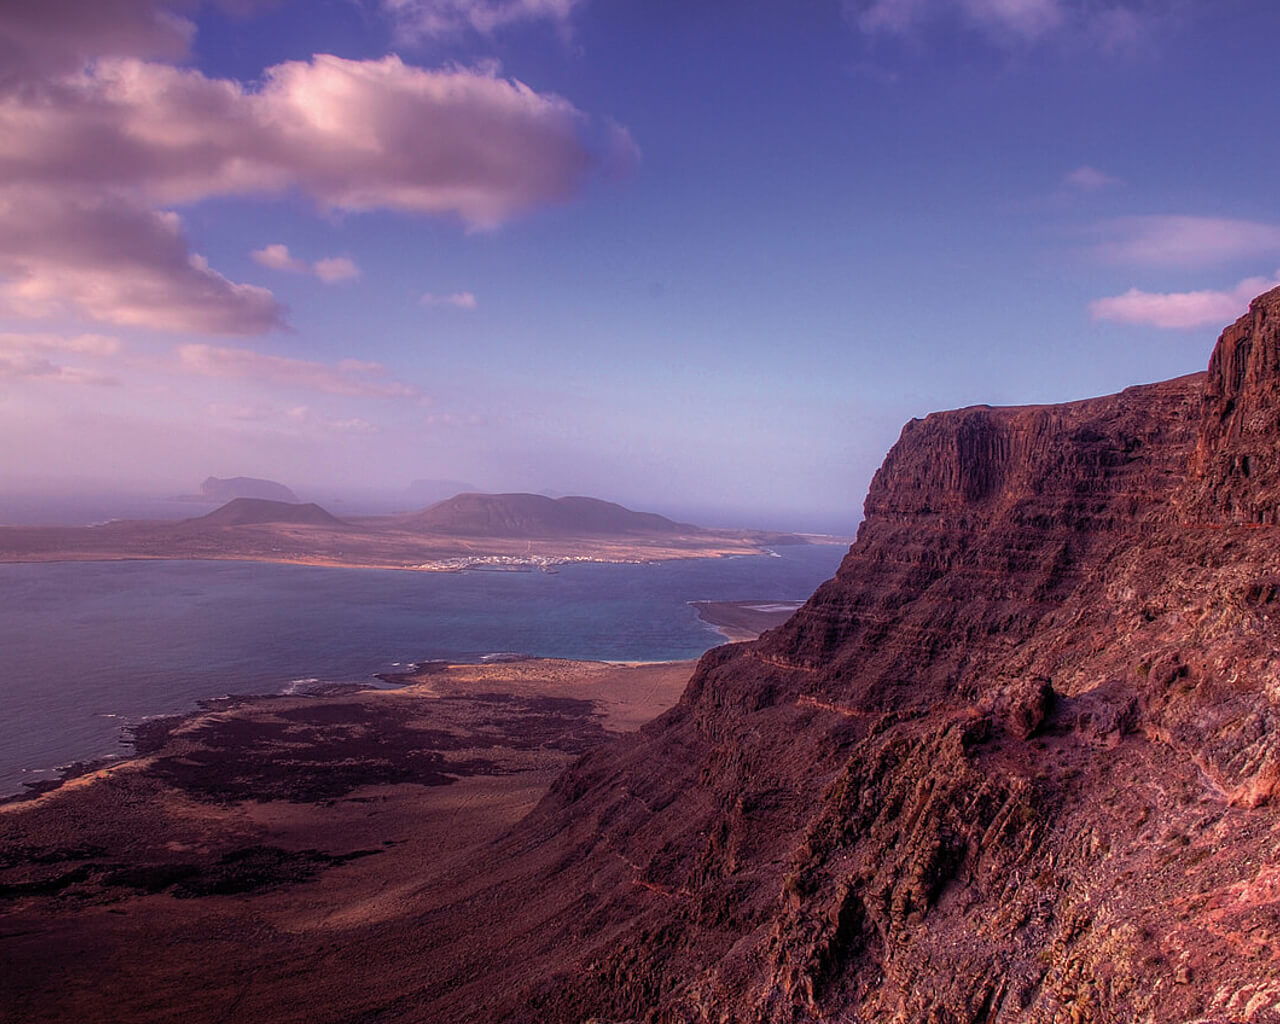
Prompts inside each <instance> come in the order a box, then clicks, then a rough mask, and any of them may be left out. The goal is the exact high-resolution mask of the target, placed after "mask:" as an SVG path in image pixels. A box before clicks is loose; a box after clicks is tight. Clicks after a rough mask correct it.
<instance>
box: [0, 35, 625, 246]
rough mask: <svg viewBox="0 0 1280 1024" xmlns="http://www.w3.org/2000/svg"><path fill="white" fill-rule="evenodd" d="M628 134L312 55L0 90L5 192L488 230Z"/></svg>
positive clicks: (115, 63) (403, 69)
mask: <svg viewBox="0 0 1280 1024" xmlns="http://www.w3.org/2000/svg"><path fill="white" fill-rule="evenodd" d="M593 131H595V134H596V135H597V136H601V139H600V141H599V142H597V143H592V142H591V141H590V140H589V138H588V136H589V135H591V134H592V132H593ZM620 138H621V137H620V136H619V135H618V133H617V132H614V131H610V130H608V129H600V128H599V126H593V125H592V124H591V122H590V119H588V118H587V117H586V115H585V114H583V113H582V112H581V111H579V110H578V109H577V108H576V107H574V106H573V105H572V104H571V103H569V102H568V101H567V100H564V99H561V98H560V97H558V96H555V95H553V94H543V93H538V92H535V91H534V90H532V89H530V88H529V87H528V86H526V85H524V84H523V83H521V82H518V81H514V80H509V79H505V78H500V77H498V76H497V74H496V73H495V72H494V71H492V70H478V69H464V68H445V69H441V70H435V71H432V70H426V69H423V68H416V67H411V66H409V65H407V64H405V63H404V62H403V61H401V60H400V58H399V57H396V56H388V57H383V58H382V59H380V60H346V59H343V58H341V57H333V56H327V55H317V56H314V57H312V58H311V59H310V60H308V61H290V62H288V63H284V64H277V65H275V66H274V67H271V68H268V69H267V70H266V72H265V73H264V76H263V84H262V86H261V88H259V89H255V90H250V89H246V88H245V87H244V86H242V85H241V84H240V83H238V82H233V81H229V80H226V79H214V78H208V77H206V76H204V75H202V74H201V73H200V72H198V71H193V70H183V69H178V68H174V67H168V66H166V65H161V64H148V63H145V62H141V61H137V60H129V59H124V60H110V61H104V62H100V63H98V64H97V65H95V66H94V68H93V69H92V70H91V71H87V72H85V73H83V74H80V75H77V76H75V77H74V78H73V79H68V80H64V81H62V82H60V83H58V84H57V85H56V87H55V86H50V88H49V89H47V90H43V91H42V90H23V91H17V92H13V93H10V94H8V95H6V96H0V184H10V183H26V182H32V181H40V182H45V183H47V184H49V185H55V186H60V187H65V186H73V185H74V186H93V187H104V186H105V187H130V188H136V189H138V190H139V191H140V192H141V193H142V194H143V195H144V196H145V197H147V198H148V199H149V200H151V201H152V202H153V203H157V204H173V203H185V202H193V201H195V200H199V199H204V198H208V197H210V196H219V195H248V194H278V193H282V192H285V191H288V190H291V189H298V190H301V191H303V192H305V193H307V194H308V195H310V196H312V197H313V198H314V199H315V200H316V201H318V202H319V203H321V204H322V205H323V206H326V207H329V208H338V209H343V210H374V209H391V210H400V211H405V212H412V213H424V214H436V215H449V216H455V217H458V218H460V219H461V220H462V221H463V222H464V223H466V224H467V225H468V226H470V227H473V228H493V227H496V226H498V225H500V224H501V223H503V222H504V221H506V220H508V219H509V218H511V217H513V216H515V215H517V214H519V213H521V212H524V211H528V210H531V209H534V208H536V207H539V206H542V205H545V204H548V203H555V202H562V201H566V200H568V199H570V198H572V197H573V196H575V195H577V194H578V193H579V192H580V191H581V190H582V188H583V187H584V186H585V184H586V181H587V180H588V178H589V177H590V175H591V173H592V171H593V170H595V169H598V168H600V167H601V166H604V165H606V164H608V162H609V160H610V159H612V156H613V154H612V147H613V146H616V145H620V144H621V143H620V141H619V140H620ZM632 145H634V143H632Z"/></svg>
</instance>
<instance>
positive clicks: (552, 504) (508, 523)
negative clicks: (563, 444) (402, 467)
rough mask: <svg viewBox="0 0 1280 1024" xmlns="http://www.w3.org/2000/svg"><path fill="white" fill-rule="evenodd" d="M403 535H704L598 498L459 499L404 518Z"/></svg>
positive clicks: (525, 496)
mask: <svg viewBox="0 0 1280 1024" xmlns="http://www.w3.org/2000/svg"><path fill="white" fill-rule="evenodd" d="M400 522H401V525H402V526H403V527H404V528H405V529H410V530H416V531H420V532H423V533H442V534H451V535H456V536H465V537H594V536H628V535H640V534H648V535H662V534H669V535H678V534H689V533H698V532H700V531H699V530H698V528H697V527H694V526H689V525H687V524H685V523H677V522H674V521H672V520H670V519H667V518H666V517H665V516H660V515H656V514H655V513H652V512H633V511H632V510H631V509H629V508H624V507H623V506H622V505H615V504H614V503H613V502H610V501H601V500H599V499H598V498H581V497H567V498H548V497H545V496H543V495H541V494H459V495H456V496H455V497H452V498H448V499H446V500H445V501H441V502H437V503H436V504H434V505H432V506H431V507H430V508H426V509H423V510H422V511H421V512H415V513H413V514H411V515H408V516H404V517H402V518H401V520H400Z"/></svg>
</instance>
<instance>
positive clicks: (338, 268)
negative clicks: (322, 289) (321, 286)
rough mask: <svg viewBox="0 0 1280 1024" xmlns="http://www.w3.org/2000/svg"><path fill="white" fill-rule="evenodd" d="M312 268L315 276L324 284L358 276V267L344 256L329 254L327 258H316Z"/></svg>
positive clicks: (348, 279)
mask: <svg viewBox="0 0 1280 1024" xmlns="http://www.w3.org/2000/svg"><path fill="white" fill-rule="evenodd" d="M312 269H313V270H314V271H315V274H316V277H318V278H320V280H321V281H323V282H324V283H325V284H335V283H337V282H338V281H350V280H352V279H353V278H356V277H359V276H360V268H359V267H357V266H356V265H355V263H354V262H352V261H351V260H349V259H347V257H345V256H331V257H329V258H328V259H323V260H316V262H315V264H314V265H313V267H312Z"/></svg>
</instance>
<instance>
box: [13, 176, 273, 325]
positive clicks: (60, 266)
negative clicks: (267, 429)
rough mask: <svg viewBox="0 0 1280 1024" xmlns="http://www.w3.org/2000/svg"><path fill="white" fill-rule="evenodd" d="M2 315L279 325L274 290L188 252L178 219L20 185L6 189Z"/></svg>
mask: <svg viewBox="0 0 1280 1024" xmlns="http://www.w3.org/2000/svg"><path fill="white" fill-rule="evenodd" d="M0 309H3V310H4V311H6V312H8V313H11V314H16V315H19V316H24V317H40V316H49V315H52V314H55V313H59V312H63V311H66V310H68V309H71V310H74V311H76V312H79V313H82V314H84V315H85V316H88V317H90V318H91V319H93V320H97V321H101V322H104V323H111V324H119V325H123V326H131V327H149V328H156V329H161V330H175V331H196V332H200V333H208V334H256V333H260V332H262V331H266V330H269V329H270V328H272V327H276V326H279V325H281V324H282V322H283V310H282V309H281V307H280V306H279V304H278V303H277V302H276V301H275V299H274V298H273V297H272V295H271V293H270V292H269V291H267V290H266V289H264V288H256V287H254V286H252V285H244V284H235V283H233V282H231V281H228V280H227V279H226V278H225V277H223V276H222V275H221V274H219V273H217V272H216V271H214V270H212V269H210V267H209V266H208V264H207V263H206V262H205V261H204V260H203V259H202V258H201V257H200V256H198V255H196V254H193V253H192V252H191V251H190V246H189V244H188V242H187V239H186V237H185V236H184V235H183V233H182V227H181V223H180V222H179V219H178V217H177V215H176V214H173V213H164V212H158V211H156V210H152V209H149V208H147V207H146V206H143V205H140V204H138V203H137V202H136V201H133V200H130V199H129V198H127V197H126V196H124V195H119V194H110V193H107V194H98V193H92V192H76V191H72V192H65V191H64V192H52V191H44V190H40V189H21V188H9V189H4V190H0Z"/></svg>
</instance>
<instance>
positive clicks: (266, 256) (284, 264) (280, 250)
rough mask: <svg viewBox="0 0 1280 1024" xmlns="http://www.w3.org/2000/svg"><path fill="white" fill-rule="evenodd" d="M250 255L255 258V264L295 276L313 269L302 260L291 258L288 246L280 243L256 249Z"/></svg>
mask: <svg viewBox="0 0 1280 1024" xmlns="http://www.w3.org/2000/svg"><path fill="white" fill-rule="evenodd" d="M249 255H250V256H251V257H252V258H253V262H254V263H259V264H261V265H262V266H264V267H270V268H271V269H272V270H288V271H290V272H291V273H295V274H305V273H306V272H307V271H308V270H310V269H311V268H310V267H308V266H307V264H306V263H305V262H303V261H302V260H297V259H294V258H293V257H292V256H290V255H289V247H288V246H287V245H281V244H280V243H278V242H277V243H275V244H273V245H267V246H263V247H262V248H261V249H255V250H254V251H253V252H251V253H250V254H249Z"/></svg>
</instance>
